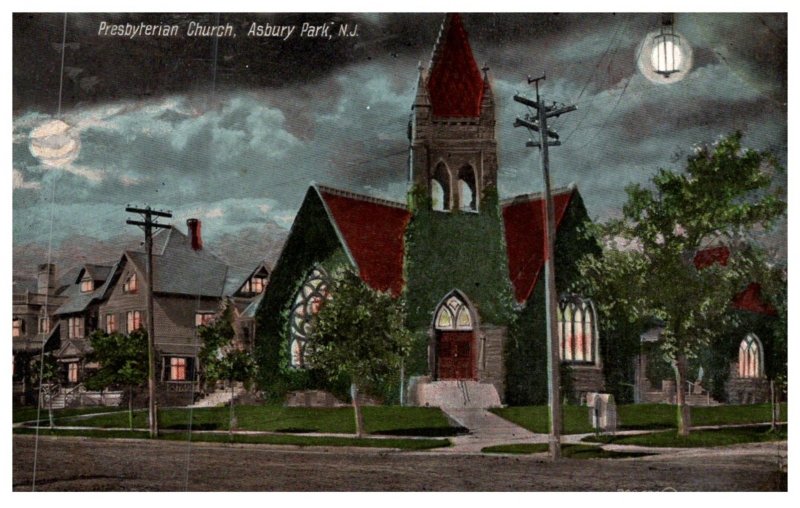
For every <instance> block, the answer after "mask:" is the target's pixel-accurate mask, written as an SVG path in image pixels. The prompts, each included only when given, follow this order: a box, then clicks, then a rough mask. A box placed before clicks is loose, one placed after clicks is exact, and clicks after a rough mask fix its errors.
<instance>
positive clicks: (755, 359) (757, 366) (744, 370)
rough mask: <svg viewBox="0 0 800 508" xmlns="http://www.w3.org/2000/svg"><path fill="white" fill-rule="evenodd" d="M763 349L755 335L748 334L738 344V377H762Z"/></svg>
mask: <svg viewBox="0 0 800 508" xmlns="http://www.w3.org/2000/svg"><path fill="white" fill-rule="evenodd" d="M763 357H764V354H763V349H762V347H761V341H760V340H758V337H756V334H754V333H748V334H747V336H746V337H745V338H744V339H743V340H742V342H741V344H739V377H762V376H763V375H764V369H763Z"/></svg>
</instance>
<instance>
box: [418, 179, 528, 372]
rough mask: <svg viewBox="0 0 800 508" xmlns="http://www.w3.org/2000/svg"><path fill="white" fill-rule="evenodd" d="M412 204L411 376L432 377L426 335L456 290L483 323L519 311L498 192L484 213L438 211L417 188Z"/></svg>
mask: <svg viewBox="0 0 800 508" xmlns="http://www.w3.org/2000/svg"><path fill="white" fill-rule="evenodd" d="M409 201H410V207H411V211H412V217H411V221H410V222H409V225H408V230H407V234H406V246H405V248H406V253H405V278H406V291H405V294H404V296H405V298H406V303H407V309H408V320H407V323H408V327H409V328H410V329H411V330H412V331H414V332H416V335H417V336H418V341H417V342H418V344H416V346H418V347H415V350H414V352H413V353H412V358H410V359H409V362H408V367H407V374H408V375H416V374H427V373H428V372H427V370H428V366H427V344H428V336H427V330H428V328H429V327H430V324H431V321H432V319H433V312H434V311H435V309H436V306H437V304H438V303H439V302H440V301H441V300H442V298H444V296H445V295H447V294H448V293H449V292H450V291H452V290H453V289H458V290H460V291H461V292H462V293H463V294H464V295H466V297H467V298H469V300H470V302H471V303H472V304H473V305H474V306H475V309H476V311H477V313H478V315H479V318H480V322H481V323H483V324H495V325H507V324H510V323H511V322H512V321H513V318H514V311H513V296H512V294H513V293H512V288H511V283H510V281H509V279H508V258H507V256H506V249H505V242H504V239H503V226H502V217H501V216H500V208H499V204H498V198H497V190H496V189H495V188H494V187H489V188H487V189H486V190H485V191H484V193H483V195H482V196H481V200H480V213H473V212H462V211H459V210H453V211H450V212H440V211H433V210H432V209H431V202H430V197H429V196H427V195H426V194H425V192H424V191H422V190H421V189H420V188H418V187H417V188H415V189H414V190H413V191H412V193H411V195H410V199H409Z"/></svg>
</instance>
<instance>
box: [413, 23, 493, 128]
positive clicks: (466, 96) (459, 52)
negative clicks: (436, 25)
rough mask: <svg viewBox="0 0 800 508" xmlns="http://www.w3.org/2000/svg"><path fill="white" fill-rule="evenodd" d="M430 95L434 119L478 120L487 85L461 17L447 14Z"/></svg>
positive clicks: (436, 48) (435, 56)
mask: <svg viewBox="0 0 800 508" xmlns="http://www.w3.org/2000/svg"><path fill="white" fill-rule="evenodd" d="M430 69H431V70H430V74H429V75H428V86H427V88H428V94H429V95H430V103H431V108H432V112H433V115H434V116H439V117H457V118H463V117H477V116H480V114H481V101H482V99H483V92H484V83H483V77H482V76H481V72H480V70H478V65H477V64H476V63H475V57H474V56H473V55H472V49H471V48H470V46H469V38H468V36H467V31H466V30H465V29H464V24H463V23H462V22H461V16H459V15H458V14H448V15H447V17H446V18H445V21H444V23H443V24H442V28H441V30H440V31H439V37H438V38H437V40H436V45H435V46H434V48H433V55H432V56H431V64H430Z"/></svg>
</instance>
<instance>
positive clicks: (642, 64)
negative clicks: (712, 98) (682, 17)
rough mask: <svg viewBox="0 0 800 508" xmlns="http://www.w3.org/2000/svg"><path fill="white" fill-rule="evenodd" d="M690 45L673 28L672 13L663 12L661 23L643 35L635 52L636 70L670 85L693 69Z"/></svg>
mask: <svg viewBox="0 0 800 508" xmlns="http://www.w3.org/2000/svg"><path fill="white" fill-rule="evenodd" d="M692 60H693V58H692V46H691V45H690V44H689V41H688V40H687V39H686V38H685V37H683V36H682V35H680V34H679V33H678V32H677V31H676V30H675V16H674V15H673V14H664V15H662V17H661V26H660V27H659V28H658V29H657V30H654V31H652V32H650V33H649V34H647V37H645V38H644V40H643V41H642V44H641V45H640V46H639V50H638V51H637V52H636V64H637V66H638V67H639V71H640V72H641V73H642V74H643V75H644V77H646V78H647V79H648V80H650V81H652V82H653V83H658V84H662V85H669V84H673V83H677V82H678V81H681V80H682V79H683V78H685V77H686V76H687V75H688V74H689V71H691V69H692V63H693V62H692Z"/></svg>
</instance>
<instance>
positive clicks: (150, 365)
mask: <svg viewBox="0 0 800 508" xmlns="http://www.w3.org/2000/svg"><path fill="white" fill-rule="evenodd" d="M125 211H126V212H131V213H138V214H141V216H142V218H143V219H144V221H138V220H130V219H128V220H127V221H126V222H127V223H128V224H133V225H134V226H140V227H141V228H142V229H144V246H145V247H144V248H145V251H146V252H147V254H146V264H145V270H146V271H147V293H146V294H145V296H146V299H147V396H148V397H147V398H148V402H147V415H148V424H149V426H150V437H158V414H157V413H156V354H155V349H156V341H155V334H156V332H155V328H156V327H155V321H154V319H153V228H162V229H169V228H170V227H171V226H169V225H168V224H159V223H158V222H155V220H153V217H172V214H171V213H169V212H163V211H160V210H153V209H151V208H150V207H149V206H148V207H147V208H134V207H131V206H128V207H126V208H125ZM130 332H131V330H128V333H130Z"/></svg>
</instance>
